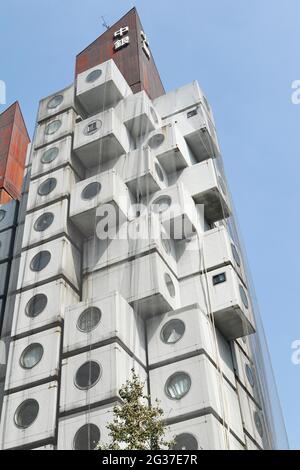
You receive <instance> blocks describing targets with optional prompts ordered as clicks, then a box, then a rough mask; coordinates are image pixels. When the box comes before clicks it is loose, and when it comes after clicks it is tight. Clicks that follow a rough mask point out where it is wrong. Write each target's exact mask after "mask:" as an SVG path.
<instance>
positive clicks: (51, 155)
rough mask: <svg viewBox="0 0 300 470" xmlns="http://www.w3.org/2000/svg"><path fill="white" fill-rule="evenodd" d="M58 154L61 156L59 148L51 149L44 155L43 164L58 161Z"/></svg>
mask: <svg viewBox="0 0 300 470" xmlns="http://www.w3.org/2000/svg"><path fill="white" fill-rule="evenodd" d="M58 154H59V150H58V147H53V148H51V149H48V150H46V151H45V152H44V153H43V155H42V157H41V162H42V163H51V162H53V161H54V160H55V159H56V157H57V156H58Z"/></svg>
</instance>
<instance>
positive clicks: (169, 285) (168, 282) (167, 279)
mask: <svg viewBox="0 0 300 470" xmlns="http://www.w3.org/2000/svg"><path fill="white" fill-rule="evenodd" d="M164 277H165V283H166V286H167V289H168V292H169V294H170V296H171V297H175V294H176V291H175V286H174V283H173V281H172V279H171V276H170V275H169V274H168V273H165V276H164Z"/></svg>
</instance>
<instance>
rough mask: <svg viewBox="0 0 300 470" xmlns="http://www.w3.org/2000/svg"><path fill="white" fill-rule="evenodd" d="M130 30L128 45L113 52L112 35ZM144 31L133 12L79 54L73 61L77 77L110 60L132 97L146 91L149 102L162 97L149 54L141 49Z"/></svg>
mask: <svg viewBox="0 0 300 470" xmlns="http://www.w3.org/2000/svg"><path fill="white" fill-rule="evenodd" d="M126 26H128V27H129V38H130V43H129V44H128V45H126V46H125V47H123V48H121V49H119V50H114V42H115V41H116V38H114V32H115V31H118V30H119V29H120V28H124V27H126ZM142 31H143V28H142V24H141V21H140V19H139V16H138V14H137V11H136V9H135V8H133V9H132V10H130V11H129V12H128V13H127V14H126V15H125V16H123V18H121V19H120V20H119V21H118V22H117V23H115V24H114V25H113V26H112V27H111V28H109V29H108V30H107V31H105V32H104V33H103V34H102V35H101V36H100V37H99V38H98V39H96V41H94V42H93V43H92V44H91V45H90V46H88V47H87V48H86V49H85V50H84V51H82V52H81V53H80V54H78V56H77V58H76V76H77V75H78V74H79V73H82V72H84V71H85V70H88V69H89V68H91V67H95V66H96V65H100V64H101V63H103V62H106V61H107V60H109V59H113V60H114V61H115V63H116V65H117V67H118V68H119V70H120V71H121V73H122V75H123V76H124V78H125V79H126V81H127V83H128V84H129V86H130V87H131V89H132V91H133V93H138V92H139V91H141V90H145V91H146V92H147V93H148V95H149V97H150V98H151V99H155V98H157V97H158V96H161V95H163V94H164V93H165V90H164V87H163V85H162V82H161V79H160V76H159V73H158V70H157V68H156V65H155V62H154V59H153V56H152V54H151V55H150V58H148V57H147V56H146V54H145V53H144V51H143V49H142V37H141V32H142Z"/></svg>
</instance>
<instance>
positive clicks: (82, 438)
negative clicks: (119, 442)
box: [73, 423, 100, 450]
mask: <svg viewBox="0 0 300 470" xmlns="http://www.w3.org/2000/svg"><path fill="white" fill-rule="evenodd" d="M99 441H100V430H99V428H98V427H97V426H96V425H95V424H91V423H89V424H85V425H84V426H82V427H81V428H80V429H78V431H77V433H76V434H75V437H74V443H73V448H74V450H94V449H95V448H96V447H97V445H98V444H99Z"/></svg>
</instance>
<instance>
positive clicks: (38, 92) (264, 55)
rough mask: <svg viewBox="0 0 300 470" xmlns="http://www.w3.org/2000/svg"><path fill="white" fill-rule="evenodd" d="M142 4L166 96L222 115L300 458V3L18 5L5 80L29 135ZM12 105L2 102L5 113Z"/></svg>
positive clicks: (70, 1) (9, 15) (9, 25)
mask: <svg viewBox="0 0 300 470" xmlns="http://www.w3.org/2000/svg"><path fill="white" fill-rule="evenodd" d="M134 4H135V6H137V8H138V10H139V14H140V16H141V19H142V22H143V25H144V29H145V30H146V33H147V35H148V39H149V40H150V45H151V49H152V52H153V54H154V56H155V59H156V63H157V66H158V68H159V70H160V73H161V77H162V79H163V82H164V84H165V87H166V90H171V89H173V88H176V87H178V86H181V85H184V84H186V83H188V82H190V81H192V80H194V79H197V80H198V81H199V82H200V85H201V86H202V88H203V89H204V91H205V92H206V94H207V96H208V99H209V101H210V103H211V105H212V107H213V110H214V114H215V119H216V124H217V129H218V134H219V139H220V143H221V148H222V152H223V158H224V163H225V168H226V172H227V177H228V180H229V184H230V187H231V191H232V194H233V198H234V201H235V206H236V211H237V214H238V219H239V223H240V227H241V232H242V236H243V239H244V242H245V245H246V248H247V253H248V258H249V262H250V267H251V271H252V276H253V279H254V284H255V287H256V292H257V297H258V302H259V305H260V309H261V313H262V317H263V321H264V325H265V331H266V335H267V339H268V344H269V348H270V353H271V358H272V363H273V367H274V371H275V376H276V380H277V384H278V389H279V395H280V398H281V402H282V407H283V411H284V416H285V420H286V426H287V431H288V435H289V441H290V446H291V448H296V449H300V431H299V426H298V420H299V417H300V400H299V389H300V365H298V366H296V365H293V364H292V361H291V354H292V351H291V343H292V342H293V341H294V340H296V339H300V320H299V316H300V311H299V297H298V294H297V291H298V290H299V287H298V283H299V277H298V269H299V267H298V266H299V231H300V224H299V216H298V213H299V210H298V208H297V206H296V205H297V204H298V203H299V197H300V183H299V170H300V163H299V140H300V133H299V118H300V105H298V106H297V105H293V104H292V102H291V93H292V90H291V83H292V81H293V80H296V79H300V65H299V43H300V28H299V15H300V3H299V0H288V1H283V0H251V1H249V0H210V1H209V2H207V1H203V0H185V1H184V2H182V1H179V0H172V1H171V0H165V1H161V0H159V1H158V0H151V1H147V0H138V1H136V2H132V1H126V0H114V1H113V2H111V1H110V2H109V1H107V0H105V1H99V0H84V1H83V0H63V1H62V0H51V1H50V0H43V1H42V2H41V1H40V0H26V1H23V0H10V1H9V2H2V5H1V11H0V13H1V16H0V80H4V81H5V82H6V85H7V103H8V104H10V103H12V102H13V101H15V100H16V99H18V100H19V101H20V103H21V106H22V109H23V113H24V116H25V119H26V121H27V124H28V128H29V131H30V133H32V131H33V127H34V121H35V115H36V111H37V106H38V101H39V99H40V98H41V97H43V96H47V95H49V94H50V93H52V92H54V91H57V90H59V89H61V88H63V87H65V86H67V85H68V84H70V83H71V82H72V81H73V74H74V59H75V55H76V54H77V53H78V52H80V51H81V50H82V49H83V48H84V47H85V46H87V45H88V44H89V43H90V42H92V41H93V40H94V39H95V38H96V37H97V36H99V35H100V34H101V33H102V32H103V27H102V20H101V16H102V15H103V16H105V19H106V21H107V22H108V23H110V24H113V22H114V21H116V20H117V19H118V18H119V17H120V16H121V15H123V14H124V13H125V12H126V11H127V10H128V9H130V8H131V7H132V6H133V5H134ZM2 110H4V106H1V105H0V111H2Z"/></svg>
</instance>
